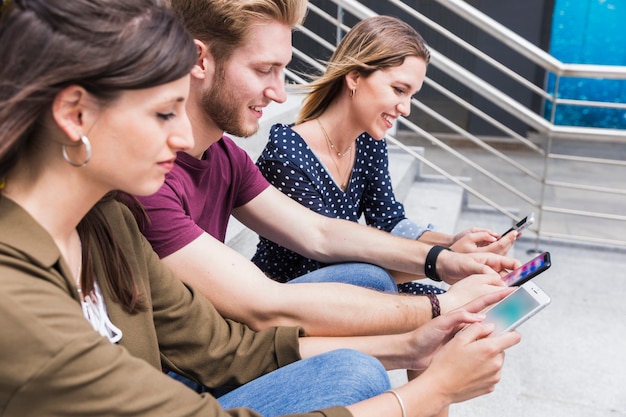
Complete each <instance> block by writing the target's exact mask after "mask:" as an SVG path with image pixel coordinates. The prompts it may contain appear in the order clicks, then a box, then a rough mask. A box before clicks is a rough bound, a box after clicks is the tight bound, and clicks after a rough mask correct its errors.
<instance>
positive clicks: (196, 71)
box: [191, 39, 215, 80]
mask: <svg viewBox="0 0 626 417" xmlns="http://www.w3.org/2000/svg"><path fill="white" fill-rule="evenodd" d="M193 42H194V43H195V45H196V49H197V51H198V59H197V60H196V64H195V65H194V66H193V68H192V69H191V76H192V77H193V78H195V79H198V80H205V79H209V80H212V79H213V73H214V72H215V59H214V58H213V55H211V51H210V50H209V46H208V45H207V44H206V43H204V42H202V41H200V40H198V39H194V40H193Z"/></svg>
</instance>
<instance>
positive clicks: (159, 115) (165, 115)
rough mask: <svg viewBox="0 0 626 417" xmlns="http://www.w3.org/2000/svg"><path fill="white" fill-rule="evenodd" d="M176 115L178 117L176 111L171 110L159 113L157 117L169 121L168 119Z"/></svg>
mask: <svg viewBox="0 0 626 417" xmlns="http://www.w3.org/2000/svg"><path fill="white" fill-rule="evenodd" d="M174 117H176V113H174V112H169V113H157V118H159V119H161V120H163V121H165V122H167V121H168V120H171V119H173V118H174Z"/></svg>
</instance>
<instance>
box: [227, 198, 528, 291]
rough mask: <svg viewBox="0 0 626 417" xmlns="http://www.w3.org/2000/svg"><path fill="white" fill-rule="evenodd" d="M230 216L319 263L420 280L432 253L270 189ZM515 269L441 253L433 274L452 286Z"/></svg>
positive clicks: (490, 258) (493, 258)
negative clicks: (372, 267)
mask: <svg viewBox="0 0 626 417" xmlns="http://www.w3.org/2000/svg"><path fill="white" fill-rule="evenodd" d="M233 214H234V215H235V217H237V219H239V221H241V222H242V223H243V224H245V225H246V226H248V227H249V228H250V229H252V230H254V231H255V232H257V233H258V234H259V235H261V236H264V237H266V238H268V239H270V240H272V241H274V242H276V243H278V244H279V245H281V246H284V247H286V248H288V249H291V250H293V251H295V252H298V253H300V254H302V255H304V256H306V257H308V258H312V259H316V260H318V261H321V262H327V263H336V262H346V261H355V262H368V263H373V264H376V265H379V266H381V267H383V268H386V269H388V270H392V271H400V272H406V273H410V274H417V275H423V274H424V264H425V259H426V254H427V253H428V251H429V250H430V248H431V245H428V244H425V243H423V242H420V241H416V240H412V239H407V238H403V237H398V236H393V235H391V234H390V233H387V232H384V231H381V230H377V229H375V228H373V227H368V226H365V225H361V224H358V223H355V222H351V221H347V220H341V219H334V218H328V217H325V216H323V215H321V214H318V213H315V212H313V211H311V210H309V209H308V208H306V207H303V206H301V205H300V204H299V203H297V202H295V201H293V200H292V199H290V198H289V197H287V196H285V195H284V194H283V193H281V192H280V191H278V190H277V189H276V188H274V187H269V188H267V189H266V190H264V191H263V192H262V193H261V194H259V195H258V196H257V197H255V198H254V199H252V200H251V201H250V202H248V203H247V204H245V205H243V206H241V207H238V208H236V209H235V210H233ZM519 265H520V263H519V261H516V260H515V259H512V258H507V257H503V256H500V255H496V254H493V253H486V252H481V253H471V254H460V253H456V252H451V251H443V252H441V254H440V255H439V257H438V258H437V264H436V269H437V271H438V273H439V276H440V277H441V278H442V279H443V280H444V281H446V282H447V283H449V284H453V283H455V282H457V281H459V280H461V279H463V278H465V277H467V276H469V275H472V274H485V273H490V272H491V273H492V272H493V271H496V272H504V271H505V270H511V269H514V268H516V267H517V266H519Z"/></svg>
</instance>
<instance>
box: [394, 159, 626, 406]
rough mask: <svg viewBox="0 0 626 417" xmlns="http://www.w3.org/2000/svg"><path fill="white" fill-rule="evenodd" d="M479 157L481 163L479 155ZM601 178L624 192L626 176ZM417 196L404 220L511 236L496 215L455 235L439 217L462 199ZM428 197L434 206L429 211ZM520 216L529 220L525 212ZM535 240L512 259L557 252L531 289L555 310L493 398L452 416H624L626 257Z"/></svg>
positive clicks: (527, 326) (464, 217) (471, 214)
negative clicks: (485, 229) (547, 299)
mask: <svg viewBox="0 0 626 417" xmlns="http://www.w3.org/2000/svg"><path fill="white" fill-rule="evenodd" d="M436 152H437V151H436V150H433V149H429V148H426V149H425V154H426V156H427V157H433V158H434V159H439V161H441V162H443V161H444V159H445V157H444V156H441V155H437V154H436ZM474 152H475V153H474V155H476V156H480V152H479V151H474ZM530 162H531V161H529V163H530ZM483 163H485V164H487V163H488V162H486V161H484V162H483ZM561 174H562V175H563V176H564V177H571V176H572V175H574V176H581V175H587V174H588V173H585V172H582V173H581V172H571V171H569V170H568V171H564V172H562V173H561ZM604 178H605V180H604V184H603V185H605V186H615V187H620V188H624V179H623V178H624V176H623V175H615V176H609V177H608V178H609V179H608V180H607V179H606V178H607V177H606V176H604ZM507 179H508V180H510V181H512V182H515V181H516V179H514V178H510V177H508V178H507ZM472 181H474V179H472ZM520 181H521V180H520ZM416 184H418V183H416ZM414 187H416V189H411V191H410V192H409V193H408V195H407V196H406V197H405V200H404V201H405V204H406V205H407V212H409V213H412V215H413V216H420V215H421V216H423V217H424V218H433V217H434V218H435V219H436V221H437V220H438V221H439V223H440V225H442V226H443V227H444V231H447V232H450V233H452V232H458V231H460V230H464V229H466V228H468V227H471V226H484V227H489V228H492V229H493V230H501V229H502V230H506V228H507V227H508V225H507V224H506V221H508V219H506V218H504V221H505V223H504V224H503V216H502V215H500V214H495V213H493V212H489V211H472V210H462V211H461V213H460V215H459V217H458V220H457V221H456V223H455V224H454V226H452V228H453V229H454V230H450V229H448V230H445V229H446V227H450V226H449V225H446V224H445V223H444V222H443V220H441V218H437V217H436V216H437V215H438V213H446V214H445V216H448V217H447V218H450V217H449V216H450V214H449V213H447V212H446V210H442V209H441V208H442V207H445V208H448V207H451V206H452V207H456V206H458V204H459V202H458V200H459V197H458V194H455V193H453V192H446V188H449V187H451V185H449V184H448V185H445V184H440V185H437V184H436V183H435V184H432V183H430V184H429V183H425V184H421V185H414ZM420 187H421V188H420ZM425 187H426V188H425ZM420 194H421V196H420ZM425 194H428V195H430V196H436V198H433V199H430V200H429V201H428V203H424V200H425V199H424V198H423V196H424V195H425ZM575 197H578V196H575ZM554 198H558V195H555V197H554ZM567 198H572V196H567ZM580 199H581V204H586V203H587V201H585V197H580ZM435 201H436V202H435ZM590 203H593V204H598V202H597V201H592V202H590ZM601 204H603V205H604V208H605V209H606V210H607V211H614V212H617V213H623V212H624V208H625V207H626V205H625V204H624V203H623V202H621V201H618V200H612V199H609V200H607V201H603V202H602V203H601ZM522 211H523V213H520V217H521V216H523V215H525V214H526V213H525V211H526V210H524V209H522ZM420 220H422V219H420ZM544 221H547V222H550V223H549V224H546V225H545V227H546V228H547V229H550V230H559V229H564V228H570V229H571V228H572V227H573V226H572V224H571V223H572V219H571V218H568V217H566V216H552V217H550V218H549V219H544ZM441 223H443V224H441ZM582 223H584V222H582ZM596 232H598V231H596ZM607 233H613V234H614V235H615V236H616V237H619V238H621V239H623V237H624V233H626V224H623V223H617V224H615V226H614V227H613V228H612V229H611V230H610V231H609V232H607ZM534 237H535V236H534V235H533V234H532V233H527V234H526V236H524V237H522V238H521V239H520V240H518V242H517V243H516V244H515V247H514V250H513V253H511V255H512V256H515V257H516V258H518V259H520V260H522V261H525V260H528V259H530V258H531V257H533V256H535V254H534V252H533V251H534V250H536V249H538V250H540V251H549V252H550V253H551V256H552V267H551V268H550V269H549V270H548V271H546V272H544V273H543V274H541V275H539V276H538V277H536V278H534V280H535V282H536V283H537V284H538V285H539V286H540V287H541V288H542V289H543V290H544V291H545V292H547V293H548V294H549V295H550V296H551V298H552V302H551V304H550V305H549V306H548V307H547V308H546V309H545V310H543V311H541V312H540V313H539V314H538V315H537V316H535V317H533V318H531V319H530V320H529V321H528V322H526V323H524V324H523V325H522V326H521V327H520V328H519V332H520V333H521V335H522V341H521V343H520V344H519V345H517V346H515V347H513V348H511V349H510V350H509V351H507V355H506V363H505V367H504V371H503V374H502V379H501V382H500V383H499V384H498V386H497V388H496V390H495V392H493V393H492V394H489V395H486V396H483V397H480V398H477V399H473V400H470V401H467V402H464V403H461V404H456V405H453V406H452V407H451V410H450V416H451V417H457V416H458V417H502V416H516V417H561V416H562V417H608V416H611V417H626V356H625V355H626V251H625V250H623V249H616V248H614V247H613V248H611V247H602V246H596V245H593V246H592V245H586V246H585V245H574V244H563V243H559V242H552V243H550V241H546V240H544V241H540V242H539V243H537V242H536V240H535V239H534ZM528 251H530V253H529V252H528Z"/></svg>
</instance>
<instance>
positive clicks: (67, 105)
mask: <svg viewBox="0 0 626 417" xmlns="http://www.w3.org/2000/svg"><path fill="white" fill-rule="evenodd" d="M85 100H87V91H86V90H85V89H84V88H82V87H79V86H77V85H72V86H69V87H66V88H64V89H63V90H61V91H60V92H59V93H58V94H57V96H56V97H55V98H54V101H53V102H52V118H53V119H54V121H55V122H56V123H57V125H58V126H59V128H61V130H62V131H63V132H64V133H65V135H66V136H67V137H68V138H69V139H70V140H72V141H78V140H80V135H81V134H83V132H84V131H85V126H84V121H83V112H84V110H85Z"/></svg>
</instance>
